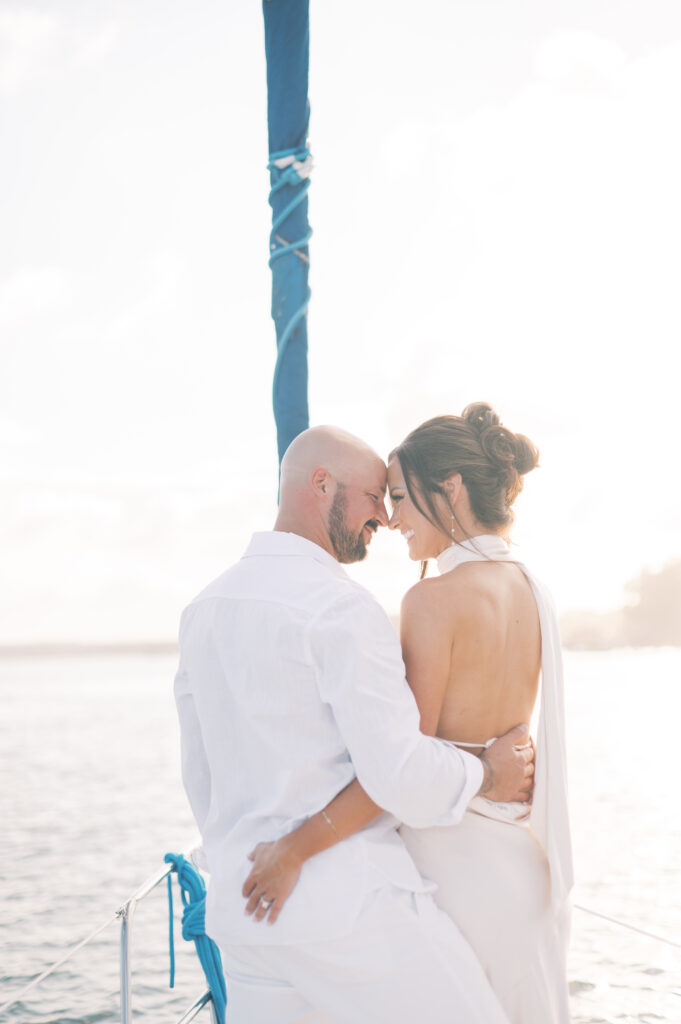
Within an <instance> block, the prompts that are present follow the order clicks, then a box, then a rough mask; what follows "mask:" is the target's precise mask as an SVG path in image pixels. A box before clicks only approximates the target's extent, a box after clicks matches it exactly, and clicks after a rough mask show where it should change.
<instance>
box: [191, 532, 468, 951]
mask: <svg viewBox="0 0 681 1024" xmlns="http://www.w3.org/2000/svg"><path fill="white" fill-rule="evenodd" d="M175 696H176V700H177V707H178V712H179V717H180V730H181V737H182V767H183V778H184V782H185V786H186V789H187V794H188V796H189V801H190V803H191V807H192V810H193V812H194V816H195V817H196V821H197V823H198V826H199V829H200V832H201V836H202V839H203V847H204V852H205V856H206V860H207V864H208V868H209V871H210V875H211V880H210V884H209V887H208V898H207V905H206V930H207V932H208V934H209V935H210V936H211V937H212V938H214V939H215V940H216V941H217V942H218V943H219V944H221V945H232V944H239V943H258V944H262V943H289V942H309V941H314V940H318V939H325V938H333V937H336V936H339V935H342V934H345V933H347V932H349V931H350V930H351V929H352V926H353V922H354V921H355V919H356V917H357V915H358V913H359V911H360V909H361V907H362V903H363V901H364V899H365V898H366V896H367V893H368V892H369V891H370V890H371V889H372V888H375V887H376V884H377V879H379V880H380V879H381V878H383V879H387V880H388V881H390V882H392V883H393V884H395V885H397V886H399V887H402V888H406V889H410V890H413V891H423V890H424V889H425V888H427V886H426V884H425V883H424V882H423V880H422V879H421V877H420V875H419V873H418V872H417V870H416V868H415V866H414V864H413V862H412V860H411V858H410V856H409V854H408V853H407V851H406V849H405V847H404V845H403V843H402V840H401V839H400V836H399V834H398V833H397V830H396V829H397V825H398V820H396V819H399V821H404V822H406V823H407V824H409V825H412V826H414V827H416V828H418V827H425V826H430V825H453V824H456V823H457V822H458V821H459V820H460V819H461V816H462V815H463V812H464V811H465V809H466V806H467V804H468V802H469V800H470V799H471V798H472V797H473V796H474V795H475V793H476V792H477V791H478V789H479V788H480V785H481V784H482V766H481V764H480V762H479V760H478V758H476V757H473V756H471V755H470V754H466V753H464V752H462V751H459V750H457V749H456V748H455V747H453V746H452V745H450V744H447V743H445V742H444V741H442V740H438V739H433V738H432V737H428V736H424V735H423V734H422V733H421V732H420V730H419V712H418V709H417V707H416V702H415V700H414V697H413V695H412V692H411V690H410V689H409V686H408V685H407V682H406V679H405V674H404V663H403V661H402V655H401V651H400V646H399V642H398V640H397V636H396V635H395V631H394V629H393V627H392V626H391V624H390V621H389V620H388V618H387V616H386V614H385V612H384V611H383V610H382V608H381V607H380V605H378V603H377V602H376V601H375V600H374V598H373V597H372V596H371V595H370V594H369V593H368V592H367V591H366V590H365V589H364V588H363V587H361V586H360V585H359V584H357V583H355V582H354V581H353V580H351V579H350V578H349V577H348V575H347V574H346V572H345V571H344V569H343V568H342V567H341V566H340V565H339V564H338V562H337V561H336V560H335V559H334V558H333V557H332V556H331V555H330V554H328V553H327V552H326V551H324V550H323V549H322V548H320V547H319V546H318V545H316V544H313V543H312V542H311V541H308V540H306V539H304V538H303V537H299V536H297V535H296V534H291V533H279V532H272V533H259V534H255V535H254V537H253V539H252V541H251V543H250V545H249V547H248V549H247V551H246V553H245V555H244V556H243V558H242V559H241V561H240V562H238V563H237V564H236V565H235V566H234V567H233V568H231V569H229V570H228V571H227V572H226V573H224V574H223V575H222V576H220V577H219V578H218V579H217V580H216V581H215V582H214V583H212V584H211V585H210V586H209V587H207V588H206V590H204V591H203V592H202V593H201V594H199V596H198V597H196V598H195V599H194V601H192V603H191V604H190V605H189V607H188V608H186V609H185V611H184V613H183V615H182V622H181V626H180V665H179V669H178V673H177V677H176V680H175ZM355 775H357V777H358V778H359V780H360V782H361V783H362V785H363V786H364V788H365V789H366V791H367V793H368V794H369V795H370V796H371V797H372V799H373V800H374V801H375V802H376V803H377V804H378V805H379V806H380V807H384V808H385V809H386V811H388V812H390V813H389V814H383V815H381V816H380V817H379V818H378V819H377V820H376V821H375V822H373V823H372V824H371V825H369V826H368V827H367V828H365V829H363V830H362V831H361V832H358V833H357V834H356V835H354V836H352V837H350V838H349V839H347V840H344V841H343V842H340V843H337V844H336V845H335V846H333V847H331V848H330V849H329V850H327V851H325V852H324V853H322V854H319V855H318V856H316V857H313V858H311V860H309V861H308V862H307V863H306V864H305V865H304V867H303V870H302V873H301V877H300V880H299V882H298V885H297V886H296V888H295V890H294V892H293V893H292V895H291V896H290V898H289V900H288V902H287V904H286V906H285V907H284V909H283V910H282V912H281V916H280V917H279V920H278V921H277V922H276V924H274V925H273V926H269V925H267V924H258V923H256V922H255V921H254V920H253V919H252V918H250V917H246V916H245V915H244V908H245V901H244V899H243V897H242V896H241V887H242V885H243V882H244V880H245V878H246V876H247V874H248V872H249V868H250V863H249V861H248V860H247V854H248V853H249V851H250V850H251V849H252V848H253V847H254V846H255V845H256V843H258V842H260V841H262V840H272V839H277V838H278V837H279V836H281V835H284V834H285V833H287V832H289V831H291V829H293V828H295V827H296V826H297V825H298V824H300V822H301V821H303V820H304V819H305V818H307V817H309V816H310V815H312V814H315V813H317V812H318V811H319V810H321V808H323V807H324V806H325V805H326V804H327V803H328V802H329V801H330V800H331V799H332V798H333V797H334V796H335V795H336V793H338V791H339V790H341V789H343V788H344V787H345V786H346V785H347V784H348V783H349V782H350V781H351V780H352V779H353V778H354V776H355ZM393 816H394V817H393Z"/></svg>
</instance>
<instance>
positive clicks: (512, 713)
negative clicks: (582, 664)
mask: <svg viewBox="0 0 681 1024" xmlns="http://www.w3.org/2000/svg"><path fill="white" fill-rule="evenodd" d="M411 594H412V599H411V601H410V602H408V603H407V606H406V607H404V608H403V616H404V617H405V618H403V629H402V641H403V648H404V656H405V662H406V664H407V678H408V679H409V682H410V684H411V685H412V687H413V688H414V692H415V695H416V698H417V701H418V703H419V707H420V708H421V712H422V728H423V729H424V731H426V732H435V734H436V735H437V736H441V737H443V738H444V739H449V740H455V741H459V742H464V743H469V744H475V743H484V742H485V741H486V740H488V739H491V738H492V737H494V736H501V735H502V734H503V733H505V732H506V731H507V730H508V729H510V728H512V727H513V726H514V725H518V724H519V723H520V722H527V723H529V721H530V717H531V715H532V709H533V707H534V704H535V701H536V698H537V690H538V686H539V672H540V666H541V633H540V627H539V615H538V612H537V605H536V602H535V599H534V595H533V594H532V590H531V588H530V585H529V583H528V581H527V579H526V577H525V576H524V574H523V572H522V570H521V569H519V568H518V566H516V565H514V564H513V563H511V562H468V563H465V564H463V565H460V566H458V567H457V568H456V569H453V570H452V571H450V572H446V573H444V574H443V575H442V576H439V577H434V578H432V579H427V580H424V581H423V582H422V583H420V584H418V585H417V586H416V587H414V588H413V589H412V591H411ZM405 619H406V620H407V621H405ZM426 622H428V626H429V628H425V623H426ZM410 623H411V625H410ZM429 690H430V693H429ZM434 691H437V697H436V698H433V694H434ZM433 699H435V703H432V701H433ZM424 712H425V713H424Z"/></svg>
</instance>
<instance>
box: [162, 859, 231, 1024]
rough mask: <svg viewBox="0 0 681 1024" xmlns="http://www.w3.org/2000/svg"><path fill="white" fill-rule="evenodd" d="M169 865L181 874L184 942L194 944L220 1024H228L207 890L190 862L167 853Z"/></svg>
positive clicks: (172, 964)
mask: <svg viewBox="0 0 681 1024" xmlns="http://www.w3.org/2000/svg"><path fill="white" fill-rule="evenodd" d="M164 860H165V862H166V864H172V865H173V870H174V871H176V872H177V880H178V883H179V885H180V895H181V896H182V903H183V906H184V910H183V913H182V938H183V939H186V940H187V941H190V940H191V941H193V943H194V945H195V946H196V952H197V955H198V958H199V961H200V963H201V966H202V967H203V973H204V974H205V976H206V981H207V982H208V987H209V988H210V991H211V995H212V997H213V1005H214V1007H215V1013H216V1016H217V1018H218V1021H219V1024H224V1020H225V1009H226V1006H227V989H226V986H225V977H224V974H223V973H222V961H221V959H220V951H219V949H218V947H217V946H216V945H215V943H214V942H213V940H212V939H210V938H208V936H207V935H206V886H205V885H204V881H203V879H202V878H201V875H200V874H199V873H198V871H197V870H196V868H195V867H194V866H193V865H192V864H190V863H189V861H186V860H185V859H184V857H183V856H182V854H181V853H167V854H166V855H165V858H164ZM171 877H172V876H171V875H168V904H169V911H170V978H171V982H170V987H171V988H172V987H173V984H174V981H175V946H174V939H173V900H172V883H171Z"/></svg>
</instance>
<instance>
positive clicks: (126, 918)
mask: <svg viewBox="0 0 681 1024" xmlns="http://www.w3.org/2000/svg"><path fill="white" fill-rule="evenodd" d="M195 849H196V844H193V845H192V846H191V847H189V849H187V850H186V851H185V853H184V856H185V857H190V856H191V854H192V852H193V851H194V850H195ZM174 870H175V866H174V864H165V865H164V866H163V868H161V869H159V870H158V871H157V872H155V873H154V874H153V875H150V877H149V878H147V880H146V881H145V882H143V883H142V885H141V886H139V888H138V889H137V890H136V891H135V892H134V893H133V895H132V896H130V897H129V899H127V900H126V901H125V902H124V903H122V904H121V906H120V907H119V908H118V910H117V911H116V913H115V914H112V915H111V917H109V918H107V920H106V921H104V923H103V924H101V925H99V927H97V928H95V930H94V931H92V932H90V933H89V934H88V935H86V936H85V938H84V939H81V940H80V942H78V943H76V945H75V946H72V947H71V949H69V950H68V952H66V953H65V954H64V956H62V957H60V958H59V960H57V961H56V962H55V963H53V964H51V966H50V967H47V968H46V969H45V970H44V971H41V972H40V974H38V975H36V977H35V978H32V979H31V980H30V981H29V982H28V983H27V984H26V985H24V987H23V988H22V989H20V990H19V991H18V992H16V993H15V994H14V995H13V996H12V997H11V998H10V999H8V1000H7V1001H6V1002H4V1003H3V1004H2V1005H1V1006H0V1013H4V1012H5V1011H6V1010H9V1009H10V1007H12V1006H14V1005H15V1004H16V1003H18V1002H19V1001H20V1000H21V999H23V998H24V996H25V995H28V993H29V992H30V991H31V990H32V989H34V988H35V987H36V986H37V985H39V984H40V983H41V982H42V981H44V980H45V978H48V977H49V976H50V974H53V973H54V971H56V970H58V969H59V968H60V967H62V966H63V965H64V964H65V963H66V962H67V960H70V959H71V957H72V956H74V955H75V954H76V953H77V952H78V951H79V950H80V949H82V948H83V946H87V945H88V943H90V942H92V940H93V939H96V938H97V936H98V935H100V934H101V932H103V931H104V930H105V928H108V927H109V925H110V924H113V922H114V921H120V922H121V1024H130V1022H131V1021H132V1005H131V986H130V932H131V927H132V918H133V914H134V912H135V908H136V906H137V904H138V903H139V902H141V900H143V899H144V898H145V896H148V895H149V893H150V892H152V890H154V889H155V888H156V887H157V886H159V885H160V884H161V882H163V881H165V879H166V878H167V877H168V876H169V875H170V874H171V872H173V871H174ZM201 999H202V1000H203V1002H201ZM201 999H200V1000H197V1002H196V1003H195V1004H194V1005H193V1006H192V1007H190V1008H189V1010H187V1012H186V1013H185V1015H184V1017H183V1018H182V1021H183V1022H184V1024H188V1021H189V1020H193V1019H194V1017H195V1016H196V1013H198V1012H199V1010H200V1009H201V1008H202V1007H203V1006H205V1004H206V1003H207V1002H210V1001H211V998H210V992H209V993H206V994H204V996H202V997H201ZM198 1003H201V1005H200V1006H198ZM211 1009H212V1007H211ZM193 1010H196V1012H195V1013H193V1016H187V1015H188V1014H191V1013H192V1011H193Z"/></svg>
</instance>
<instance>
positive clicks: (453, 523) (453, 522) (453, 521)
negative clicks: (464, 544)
mask: <svg viewBox="0 0 681 1024" xmlns="http://www.w3.org/2000/svg"><path fill="white" fill-rule="evenodd" d="M455 526H456V519H455V518H454V513H453V512H452V538H453V537H454V527H455Z"/></svg>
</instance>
